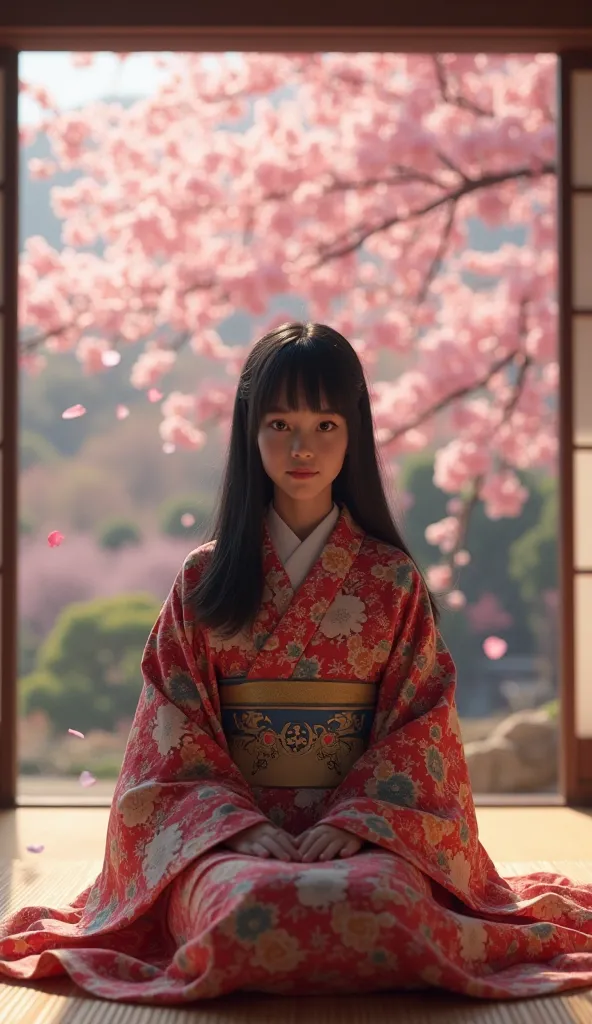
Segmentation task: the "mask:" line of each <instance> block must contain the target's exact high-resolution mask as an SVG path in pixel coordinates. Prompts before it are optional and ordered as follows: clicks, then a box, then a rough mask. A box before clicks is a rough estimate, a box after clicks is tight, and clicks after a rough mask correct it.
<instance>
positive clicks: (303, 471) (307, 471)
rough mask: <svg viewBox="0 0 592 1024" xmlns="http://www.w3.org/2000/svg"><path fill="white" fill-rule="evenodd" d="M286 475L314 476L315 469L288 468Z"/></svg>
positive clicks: (315, 473)
mask: <svg viewBox="0 0 592 1024" xmlns="http://www.w3.org/2000/svg"><path fill="white" fill-rule="evenodd" d="M288 475H289V476H316V475H317V470H316V469H289V470H288Z"/></svg>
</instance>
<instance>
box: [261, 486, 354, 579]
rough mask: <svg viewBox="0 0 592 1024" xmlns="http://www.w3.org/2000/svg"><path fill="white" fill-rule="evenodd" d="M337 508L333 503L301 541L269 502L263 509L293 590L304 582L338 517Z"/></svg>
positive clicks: (274, 544)
mask: <svg viewBox="0 0 592 1024" xmlns="http://www.w3.org/2000/svg"><path fill="white" fill-rule="evenodd" d="M339 511H340V510H339V505H335V504H334V505H333V508H332V509H331V511H330V512H329V514H328V515H326V516H325V518H324V519H322V520H321V522H320V523H319V525H318V526H316V527H315V529H314V530H313V531H312V533H309V535H308V537H305V539H304V540H300V538H299V537H297V536H296V534H295V533H294V531H293V530H291V529H290V527H289V526H288V524H287V523H285V522H284V520H283V519H282V517H281V516H279V515H278V513H277V512H276V510H275V509H274V507H273V505H270V506H269V508H268V510H267V526H268V528H269V534H270V536H271V539H272V542H273V546H274V547H275V550H276V551H277V554H278V556H279V559H280V562H281V563H282V565H283V567H284V569H285V570H286V574H287V576H288V578H289V580H290V583H291V584H292V587H293V589H294V590H297V589H298V587H299V586H300V584H301V583H303V582H304V580H305V578H306V577H307V576H308V573H309V572H310V570H311V569H312V567H313V565H314V564H315V562H316V561H317V559H318V557H319V555H320V553H321V551H322V550H323V548H324V547H325V544H326V543H327V541H328V539H329V537H330V535H331V533H332V532H333V528H334V526H335V523H336V522H337V520H338V519H339Z"/></svg>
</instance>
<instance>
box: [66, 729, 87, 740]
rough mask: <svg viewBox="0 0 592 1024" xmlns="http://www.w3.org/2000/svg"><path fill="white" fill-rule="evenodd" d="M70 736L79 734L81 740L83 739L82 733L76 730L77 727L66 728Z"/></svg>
mask: <svg viewBox="0 0 592 1024" xmlns="http://www.w3.org/2000/svg"><path fill="white" fill-rule="evenodd" d="M68 732H69V733H70V736H79V737H80V739H81V740H83V739H84V733H83V732H78V729H68Z"/></svg>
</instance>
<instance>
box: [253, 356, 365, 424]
mask: <svg viewBox="0 0 592 1024" xmlns="http://www.w3.org/2000/svg"><path fill="white" fill-rule="evenodd" d="M359 397H360V390H359V382H357V381H356V380H355V378H354V376H353V375H352V367H351V366H347V365H344V359H343V350H341V351H340V350H339V348H337V347H336V346H335V344H334V343H331V339H329V338H322V337H321V338H319V337H318V336H317V337H315V338H302V339H299V340H298V341H297V342H296V343H295V344H286V345H282V346H281V347H280V348H278V349H276V351H275V352H274V353H273V355H272V356H271V357H270V358H269V359H268V360H267V361H266V363H265V365H264V366H262V367H261V368H260V371H259V374H258V380H257V387H256V389H255V392H254V395H253V401H252V404H251V408H250V409H249V412H250V418H251V430H252V432H253V433H257V431H258V430H259V427H260V425H261V421H262V420H263V418H264V416H266V415H267V414H268V413H270V412H272V411H273V410H275V409H281V408H282V407H283V406H287V408H288V409H289V410H290V411H295V410H297V409H298V408H300V407H301V404H302V402H304V405H305V407H306V408H308V409H310V410H311V411H312V412H317V413H318V412H321V411H322V410H324V409H330V410H331V411H332V412H336V413H339V414H340V415H341V416H343V417H344V418H345V419H346V421H347V423H348V426H351V427H353V426H355V420H356V410H357V405H358V400H359Z"/></svg>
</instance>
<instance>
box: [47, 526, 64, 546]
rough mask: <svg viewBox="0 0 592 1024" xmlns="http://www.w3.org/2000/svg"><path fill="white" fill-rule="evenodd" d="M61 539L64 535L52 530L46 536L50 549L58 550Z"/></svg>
mask: <svg viewBox="0 0 592 1024" xmlns="http://www.w3.org/2000/svg"><path fill="white" fill-rule="evenodd" d="M63 539H64V534H63V533H60V531H59V530H52V531H51V533H48V535H47V543H48V544H49V546H50V548H59V546H60V544H61V543H62V541H63Z"/></svg>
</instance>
